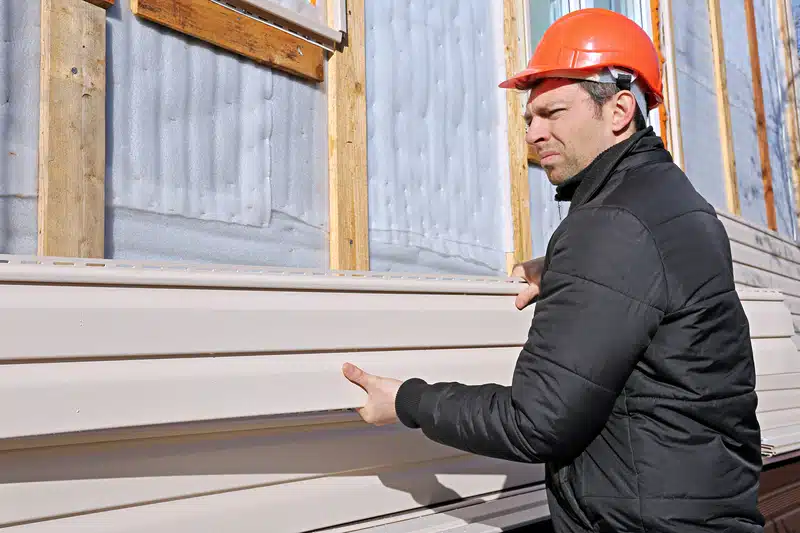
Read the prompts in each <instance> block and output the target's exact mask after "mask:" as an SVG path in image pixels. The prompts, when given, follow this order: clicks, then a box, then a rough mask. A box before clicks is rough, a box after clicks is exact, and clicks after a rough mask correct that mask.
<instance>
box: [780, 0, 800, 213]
mask: <svg viewBox="0 0 800 533" xmlns="http://www.w3.org/2000/svg"><path fill="white" fill-rule="evenodd" d="M776 1H777V3H778V5H777V12H778V27H779V31H780V38H781V42H782V43H783V57H784V62H783V63H784V65H786V69H785V70H786V89H787V90H786V98H785V104H784V105H785V107H784V116H785V117H786V122H787V130H788V131H787V133H788V136H789V157H790V158H791V160H790V162H789V164H790V168H791V172H792V191H793V193H794V209H795V219H796V224H800V118H799V115H800V112H798V105H800V104H798V100H797V80H798V77H800V62H799V61H798V51H797V35H796V34H795V26H794V24H793V17H791V16H790V15H791V13H792V10H791V6H790V5H789V2H788V0H776ZM795 228H796V229H798V228H797V226H795Z"/></svg>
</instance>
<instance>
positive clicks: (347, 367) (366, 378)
mask: <svg viewBox="0 0 800 533" xmlns="http://www.w3.org/2000/svg"><path fill="white" fill-rule="evenodd" d="M342 373H343V374H344V377H346V378H347V379H349V380H350V381H352V382H353V383H355V384H356V385H358V386H359V387H361V388H362V389H364V390H365V391H367V392H369V391H368V389H369V386H370V384H371V383H372V375H370V374H367V373H366V372H364V371H363V370H361V369H360V368H358V367H357V366H356V365H354V364H352V363H345V364H344V365H343V366H342Z"/></svg>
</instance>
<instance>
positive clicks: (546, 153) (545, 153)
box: [539, 150, 558, 163]
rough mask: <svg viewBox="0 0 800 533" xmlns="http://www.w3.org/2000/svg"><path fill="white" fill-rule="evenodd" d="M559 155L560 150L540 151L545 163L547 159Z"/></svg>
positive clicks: (540, 156)
mask: <svg viewBox="0 0 800 533" xmlns="http://www.w3.org/2000/svg"><path fill="white" fill-rule="evenodd" d="M557 155H558V152H553V151H548V150H545V151H540V152H539V160H540V161H541V162H543V163H544V162H546V160H548V159H553V158H554V157H555V156H557Z"/></svg>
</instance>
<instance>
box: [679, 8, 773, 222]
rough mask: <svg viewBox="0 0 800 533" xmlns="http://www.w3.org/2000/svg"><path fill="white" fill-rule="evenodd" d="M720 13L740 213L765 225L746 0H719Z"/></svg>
mask: <svg viewBox="0 0 800 533" xmlns="http://www.w3.org/2000/svg"><path fill="white" fill-rule="evenodd" d="M720 15H721V16H722V39H723V42H724V47H725V73H726V82H727V86H728V101H729V105H730V117H731V128H732V130H733V148H734V151H735V156H736V182H737V184H738V188H739V202H740V205H741V210H742V212H741V214H742V216H743V217H744V218H745V219H747V220H750V221H752V222H755V223H758V224H761V225H763V226H765V227H766V226H767V209H766V203H765V202H764V182H763V177H762V172H761V154H760V152H759V146H758V131H757V129H756V113H755V106H754V100H753V73H752V67H751V64H750V48H749V40H748V39H746V38H742V36H746V35H747V18H746V15H745V8H744V2H720ZM760 55H761V54H760V53H759V56H760ZM685 127H687V128H688V127H692V128H695V129H696V128H697V127H698V125H697V124H696V123H695V122H693V121H691V122H688V123H687V124H686V126H685Z"/></svg>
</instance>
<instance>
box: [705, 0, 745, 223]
mask: <svg viewBox="0 0 800 533" xmlns="http://www.w3.org/2000/svg"><path fill="white" fill-rule="evenodd" d="M719 3H720V0H708V13H709V17H708V18H709V21H710V26H711V52H712V55H713V58H714V59H713V60H714V82H715V85H716V90H717V91H716V92H717V115H718V118H719V121H718V122H719V138H720V143H721V145H722V166H723V175H724V177H725V196H726V199H727V208H728V210H729V211H730V212H731V213H733V214H736V215H738V214H739V213H741V205H740V202H739V186H738V184H737V181H736V156H735V152H734V149H733V128H732V126H731V113H730V104H729V102H728V75H727V73H726V67H725V46H724V43H723V40H722V14H721V13H720V7H719Z"/></svg>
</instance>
